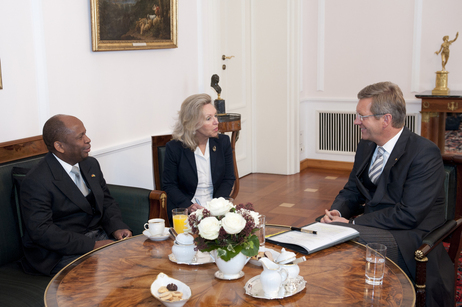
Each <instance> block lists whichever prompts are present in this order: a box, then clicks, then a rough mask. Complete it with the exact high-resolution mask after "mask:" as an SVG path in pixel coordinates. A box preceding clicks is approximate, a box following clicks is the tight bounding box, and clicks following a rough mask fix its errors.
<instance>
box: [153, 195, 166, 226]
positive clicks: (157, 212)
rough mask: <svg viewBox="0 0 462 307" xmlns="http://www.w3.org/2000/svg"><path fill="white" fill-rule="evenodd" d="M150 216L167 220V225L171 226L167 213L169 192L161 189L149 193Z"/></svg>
mask: <svg viewBox="0 0 462 307" xmlns="http://www.w3.org/2000/svg"><path fill="white" fill-rule="evenodd" d="M149 205H150V206H149V218H150V219H153V218H156V217H160V218H163V219H164V220H165V226H166V227H170V222H169V220H168V213H167V193H165V192H164V191H159V190H152V191H151V193H150V194H149Z"/></svg>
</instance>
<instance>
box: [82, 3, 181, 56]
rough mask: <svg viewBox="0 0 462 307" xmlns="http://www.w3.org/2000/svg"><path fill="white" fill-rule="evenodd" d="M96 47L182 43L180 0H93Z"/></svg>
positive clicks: (134, 47)
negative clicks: (178, 28) (179, 25)
mask: <svg viewBox="0 0 462 307" xmlns="http://www.w3.org/2000/svg"><path fill="white" fill-rule="evenodd" d="M90 10H91V37H92V49H93V51H115V50H144V49H166V48H177V47H178V30H177V24H178V0H124V1H121V0H90Z"/></svg>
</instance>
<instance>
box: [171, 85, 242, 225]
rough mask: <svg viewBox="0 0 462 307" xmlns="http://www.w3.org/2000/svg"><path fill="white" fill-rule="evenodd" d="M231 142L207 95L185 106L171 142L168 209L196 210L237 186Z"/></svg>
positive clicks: (190, 99)
mask: <svg viewBox="0 0 462 307" xmlns="http://www.w3.org/2000/svg"><path fill="white" fill-rule="evenodd" d="M234 180H235V177H234V163H233V153H232V149H231V142H230V140H229V137H228V136H227V135H225V134H220V133H218V118H217V111H216V109H215V107H214V106H213V104H212V98H211V97H210V96H209V95H207V94H196V95H192V96H189V97H188V98H186V99H185V101H184V102H183V103H182V105H181V109H180V112H179V113H178V121H177V122H176V124H175V127H174V131H173V139H172V141H170V142H168V143H167V146H166V152H165V161H164V172H163V180H162V181H163V182H162V188H163V190H164V191H165V192H167V208H168V213H169V218H170V219H171V213H172V209H175V208H188V211H189V212H193V211H195V210H197V209H200V208H202V206H201V204H202V205H204V204H205V203H206V202H207V201H210V200H211V199H212V198H218V197H228V196H229V195H230V193H231V190H232V188H233V185H234Z"/></svg>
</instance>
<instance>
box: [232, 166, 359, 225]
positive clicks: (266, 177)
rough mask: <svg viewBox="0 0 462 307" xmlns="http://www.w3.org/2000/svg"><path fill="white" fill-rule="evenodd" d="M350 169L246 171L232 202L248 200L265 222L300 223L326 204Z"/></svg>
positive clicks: (328, 203) (312, 217) (335, 194)
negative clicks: (289, 172)
mask: <svg viewBox="0 0 462 307" xmlns="http://www.w3.org/2000/svg"><path fill="white" fill-rule="evenodd" d="M349 174H350V171H340V170H338V171H337V170H323V169H314V168H308V169H305V170H303V171H302V172H300V173H298V174H295V175H288V176H286V175H272V174H259V173H256V174H250V175H247V176H245V177H242V178H241V179H240V181H239V183H240V189H239V194H238V196H237V197H236V199H235V202H234V203H235V204H241V203H248V202H250V203H252V204H253V205H254V208H255V210H256V211H258V212H260V213H261V214H264V215H266V223H267V224H281V225H291V226H304V225H306V224H309V223H311V222H313V221H314V220H315V218H316V217H318V216H320V215H322V214H323V213H324V209H325V208H326V209H328V208H330V206H331V204H332V202H333V200H334V198H335V197H336V196H337V194H338V192H339V191H340V190H341V189H342V188H343V186H344V185H345V183H346V182H347V180H348V176H349Z"/></svg>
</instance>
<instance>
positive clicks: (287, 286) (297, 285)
mask: <svg viewBox="0 0 462 307" xmlns="http://www.w3.org/2000/svg"><path fill="white" fill-rule="evenodd" d="M305 285H306V281H305V279H303V277H302V276H300V275H299V276H297V278H294V279H289V280H288V281H286V282H285V283H284V286H283V287H281V289H280V290H279V293H278V294H277V295H275V296H271V297H270V296H267V295H265V292H264V291H263V287H262V285H261V281H260V275H257V276H255V277H252V278H251V279H249V281H247V283H246V284H245V286H244V290H245V294H247V295H250V296H251V297H255V298H263V299H267V300H274V299H282V298H285V297H289V296H292V295H295V294H297V293H299V292H301V291H302V290H303V289H305Z"/></svg>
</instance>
